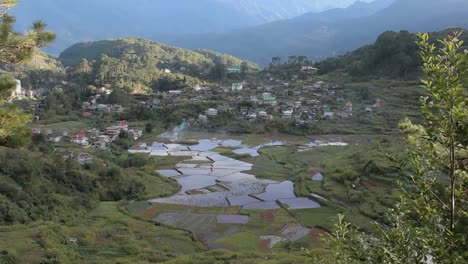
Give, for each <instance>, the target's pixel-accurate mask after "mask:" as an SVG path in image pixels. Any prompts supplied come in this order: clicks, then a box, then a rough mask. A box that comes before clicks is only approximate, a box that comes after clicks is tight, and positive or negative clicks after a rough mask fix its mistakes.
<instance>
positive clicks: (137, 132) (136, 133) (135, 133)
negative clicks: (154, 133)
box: [128, 127, 143, 140]
mask: <svg viewBox="0 0 468 264" xmlns="http://www.w3.org/2000/svg"><path fill="white" fill-rule="evenodd" d="M128 133H129V134H130V136H131V137H132V138H133V139H134V140H137V139H139V138H141V137H142V136H143V130H141V129H139V128H136V127H131V128H129V129H128Z"/></svg>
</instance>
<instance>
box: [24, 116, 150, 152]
mask: <svg viewBox="0 0 468 264" xmlns="http://www.w3.org/2000/svg"><path fill="white" fill-rule="evenodd" d="M122 131H126V132H128V134H129V136H130V137H132V138H133V139H134V140H137V139H139V138H141V137H142V136H143V130H142V129H139V128H136V127H129V126H128V121H126V120H122V121H117V122H116V124H115V125H114V126H110V127H107V128H106V129H105V130H99V129H97V128H91V129H88V128H83V129H81V131H79V132H77V133H74V134H72V135H69V133H68V131H67V130H62V131H58V130H57V131H54V130H51V129H48V130H46V131H44V132H42V131H41V129H38V128H33V129H32V133H33V134H42V133H43V134H44V135H45V137H46V138H47V141H49V142H50V143H59V142H61V141H62V140H63V138H64V137H67V138H68V139H69V141H70V142H72V143H75V144H78V145H80V146H83V147H91V146H92V147H94V148H97V149H107V148H108V146H109V144H110V143H112V142H114V141H116V140H117V139H118V138H119V135H120V133H121V132H122Z"/></svg>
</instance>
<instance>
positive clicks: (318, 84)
mask: <svg viewBox="0 0 468 264" xmlns="http://www.w3.org/2000/svg"><path fill="white" fill-rule="evenodd" d="M324 88H325V82H324V81H318V82H316V83H314V89H315V90H320V89H324Z"/></svg>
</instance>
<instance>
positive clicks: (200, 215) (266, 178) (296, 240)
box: [126, 132, 395, 252]
mask: <svg viewBox="0 0 468 264" xmlns="http://www.w3.org/2000/svg"><path fill="white" fill-rule="evenodd" d="M207 137H209V138H207ZM392 140H394V139H393V137H392V136H379V137H377V136H375V137H373V136H368V135H367V136H365V137H361V136H333V135H330V136H321V137H317V138H308V137H294V136H278V135H277V136H271V137H270V138H265V137H260V136H256V135H248V136H239V135H237V136H230V135H221V134H207V133H181V134H179V133H175V132H172V133H166V134H163V135H161V137H160V138H157V139H156V140H155V141H153V142H140V143H139V144H138V145H136V146H135V147H133V148H131V149H130V150H129V152H130V153H132V154H133V155H145V156H148V157H150V158H151V159H153V160H155V161H156V163H158V164H164V165H163V166H158V169H157V172H158V174H159V175H161V176H162V177H166V178H168V179H171V180H172V181H174V182H177V183H178V185H179V190H178V191H177V192H176V193H174V194H173V195H170V196H166V197H153V198H151V199H149V200H147V201H134V202H131V203H129V204H128V205H127V206H126V209H127V210H128V211H129V212H130V213H131V215H133V216H136V217H138V218H140V219H145V220H147V221H153V222H155V223H156V224H157V225H160V226H166V227H170V228H177V229H180V230H186V231H189V232H190V233H191V234H192V235H193V238H194V239H196V240H197V241H200V242H202V243H203V244H205V245H206V246H208V247H209V248H213V249H229V250H234V251H242V252H244V251H245V252H255V251H261V252H268V251H285V250H290V249H291V248H296V249H300V248H302V247H305V248H321V247H323V244H322V243H323V242H322V240H321V234H323V233H325V232H327V231H328V230H329V229H330V228H332V227H333V224H334V222H335V220H336V215H337V214H338V213H343V214H346V215H348V216H349V218H350V220H352V221H353V222H354V223H355V224H357V225H358V226H361V227H362V228H370V226H371V225H369V223H371V222H372V221H373V220H378V219H379V218H380V217H381V216H382V214H383V212H384V211H385V210H386V208H387V207H388V205H390V204H392V203H393V199H394V197H395V194H394V193H393V191H392V187H393V180H394V178H393V177H392V175H391V171H388V175H389V177H381V176H374V173H376V174H377V172H379V175H381V173H380V172H382V171H383V170H385V168H386V166H387V165H388V164H387V162H386V160H385V152H383V150H382V149H383V147H384V145H387V146H388V145H389V142H390V141H392Z"/></svg>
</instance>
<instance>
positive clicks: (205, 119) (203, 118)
mask: <svg viewBox="0 0 468 264" xmlns="http://www.w3.org/2000/svg"><path fill="white" fill-rule="evenodd" d="M197 120H198V122H201V123H206V122H208V117H207V116H206V115H202V114H199V115H198V119H197Z"/></svg>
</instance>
